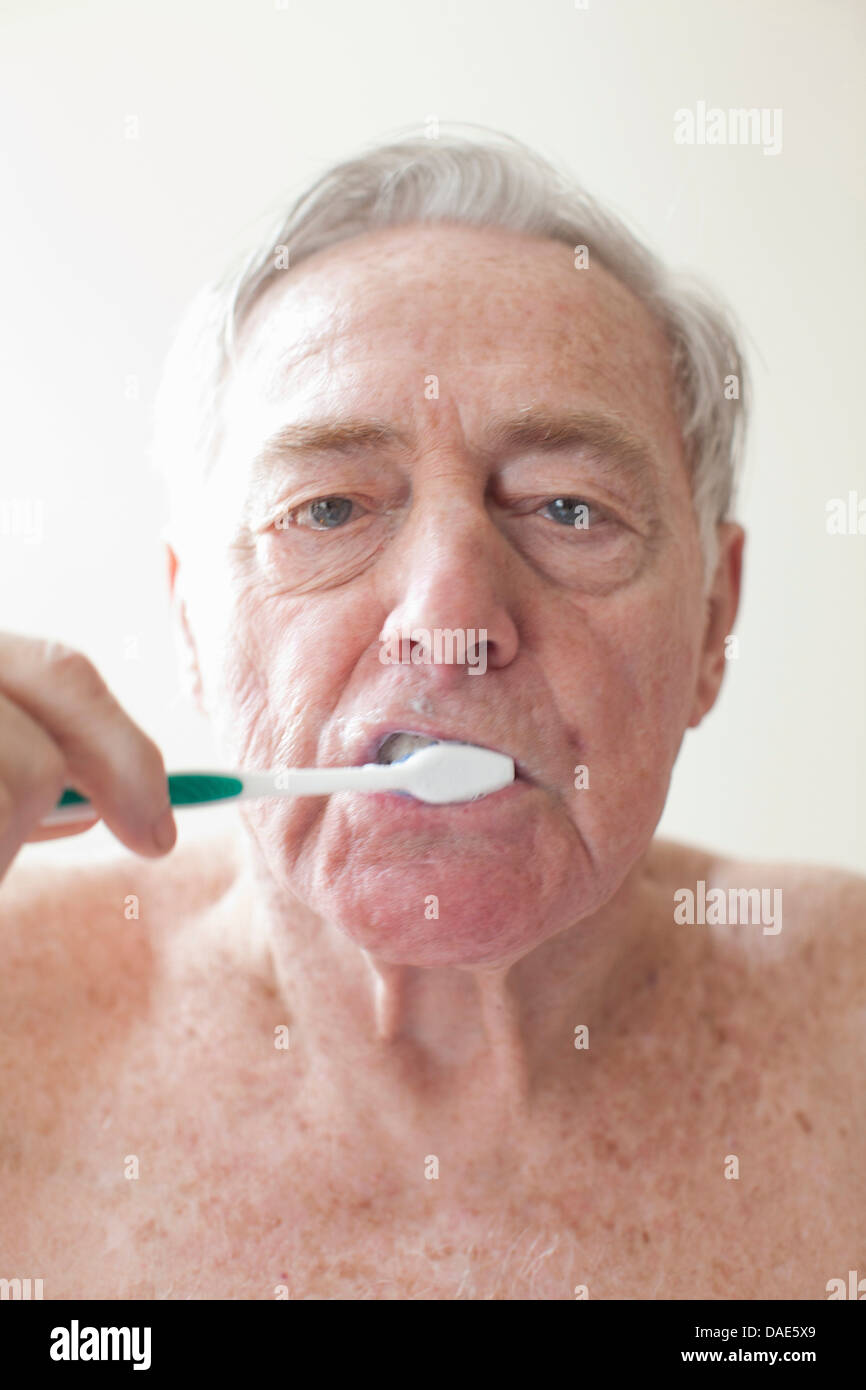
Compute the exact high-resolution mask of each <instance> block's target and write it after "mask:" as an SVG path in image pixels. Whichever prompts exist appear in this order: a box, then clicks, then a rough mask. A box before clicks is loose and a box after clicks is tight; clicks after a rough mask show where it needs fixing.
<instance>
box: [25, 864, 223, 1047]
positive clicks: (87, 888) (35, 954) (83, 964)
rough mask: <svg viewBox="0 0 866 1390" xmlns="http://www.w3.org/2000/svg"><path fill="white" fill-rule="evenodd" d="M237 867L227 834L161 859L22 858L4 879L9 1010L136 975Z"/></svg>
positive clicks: (86, 991) (85, 991)
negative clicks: (80, 860)
mask: <svg viewBox="0 0 866 1390" xmlns="http://www.w3.org/2000/svg"><path fill="white" fill-rule="evenodd" d="M235 863H236V853H235V852H234V851H233V849H232V845H231V842H230V841H227V840H226V841H224V840H215V841H213V842H211V841H206V842H202V841H193V842H191V843H189V844H178V845H177V846H176V847H175V849H174V850H173V851H172V852H171V853H170V854H169V855H167V856H166V857H164V858H163V859H144V858H142V857H141V856H138V855H134V854H131V853H128V852H126V851H125V850H124V849H123V848H122V847H121V846H118V850H117V852H116V853H112V854H110V855H109V856H107V857H106V858H105V859H101V860H96V861H91V862H87V863H84V864H82V865H80V866H76V865H71V864H69V863H68V862H66V863H64V864H62V865H58V866H56V867H54V866H51V865H50V863H48V862H47V857H42V856H40V858H39V861H38V862H36V861H32V860H31V861H30V862H28V861H27V860H26V859H23V860H19V862H18V863H16V864H14V865H13V867H12V868H11V870H10V871H9V873H8V874H7V875H6V878H5V879H4V880H3V882H2V884H0V960H2V967H3V968H2V970H0V982H2V983H0V1009H2V1010H3V1013H4V1016H5V1017H6V1018H7V1020H8V1018H9V1012H10V1010H11V1011H12V1012H14V1011H15V1008H16V1005H17V1006H20V1007H23V1006H24V1005H25V1001H26V1000H27V999H28V998H30V999H32V998H33V997H38V998H39V999H40V1000H41V1001H42V1003H43V1005H44V1006H49V1004H50V1002H51V1001H53V1000H54V999H55V997H56V996H57V995H58V994H59V993H62V994H63V995H64V997H66V998H74V997H75V996H76V995H78V997H84V998H87V997H89V996H92V995H93V992H94V990H97V989H98V988H99V982H100V981H103V982H109V981H111V982H112V983H116V982H117V981H118V980H119V979H122V980H130V979H135V978H139V977H140V976H141V972H142V970H143V969H145V968H146V965H147V962H148V959H149V957H150V956H151V955H152V953H153V952H154V950H155V949H158V943H159V939H160V936H161V935H162V934H163V933H165V932H167V931H171V930H172V929H173V927H174V926H175V924H177V923H179V922H181V921H183V920H185V919H189V918H190V917H191V916H193V915H194V914H195V913H196V912H197V911H199V910H201V909H203V908H204V907H206V906H207V904H208V903H209V902H210V901H212V900H214V899H215V898H217V897H219V896H220V894H221V893H222V892H224V891H225V888H226V885H227V883H228V882H229V881H230V880H231V876H232V874H233V872H234V868H235Z"/></svg>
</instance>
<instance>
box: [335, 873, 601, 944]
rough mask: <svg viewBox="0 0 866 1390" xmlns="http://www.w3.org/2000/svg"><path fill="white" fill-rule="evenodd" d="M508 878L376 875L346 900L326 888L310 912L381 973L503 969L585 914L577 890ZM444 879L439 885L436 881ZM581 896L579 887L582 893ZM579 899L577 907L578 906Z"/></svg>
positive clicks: (588, 907)
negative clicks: (387, 968)
mask: <svg viewBox="0 0 866 1390" xmlns="http://www.w3.org/2000/svg"><path fill="white" fill-rule="evenodd" d="M520 867H522V866H514V869H513V871H512V872H510V873H509V872H504V873H503V872H502V871H501V870H500V872H499V873H498V874H497V873H496V872H495V870H494V872H493V873H492V874H491V876H490V877H489V878H487V879H486V880H485V878H483V877H479V876H478V875H455V874H453V873H452V874H449V875H447V876H444V875H443V874H442V872H441V868H440V869H439V871H438V872H437V869H436V866H434V865H432V864H431V866H430V869H429V870H428V871H427V872H425V870H424V868H423V866H420V867H419V868H416V869H415V870H414V872H412V873H411V874H407V873H405V872H403V873H392V874H388V873H385V874H380V875H378V876H377V878H376V881H375V884H373V883H370V884H368V885H367V888H368V891H364V885H363V884H358V883H357V882H356V883H354V884H353V886H352V888H351V890H350V891H349V892H348V894H347V896H343V895H342V894H340V893H339V891H335V890H337V885H332V887H331V889H330V890H329V891H325V892H324V893H322V894H319V893H314V894H313V895H312V897H311V899H310V900H309V902H310V906H311V907H313V909H314V910H315V911H316V912H317V913H318V914H319V915H320V916H322V917H324V918H325V919H326V920H327V921H329V922H331V923H333V925H334V926H335V927H336V928H337V929H338V930H339V931H340V932H341V933H342V934H343V935H344V936H346V937H348V938H349V940H351V941H352V942H354V944H355V945H356V946H358V947H359V948H360V949H362V950H364V951H369V952H370V953H371V954H372V955H374V956H375V957H376V959H377V960H380V961H382V962H383V963H386V964H389V965H409V966H420V967H425V966H426V967H436V966H465V967H472V966H482V967H483V966H486V967H489V968H493V967H496V966H500V965H507V964H509V963H511V962H513V961H515V960H518V959H519V958H520V957H521V956H524V955H526V954H527V953H528V952H530V951H532V950H534V949H535V947H536V946H539V945H541V943H542V942H543V941H546V940H547V939H548V938H550V937H552V936H555V935H557V933H559V932H560V931H563V930H565V929H566V928H567V927H569V926H571V925H573V923H574V922H575V921H576V920H577V918H578V917H579V916H580V915H582V911H581V908H582V907H583V908H585V909H586V910H590V911H591V910H592V908H593V906H594V905H595V904H594V903H592V904H590V903H589V902H587V901H586V899H585V895H582V894H581V892H580V890H579V888H578V886H577V885H576V884H574V883H573V882H571V883H569V884H568V885H565V884H559V885H558V888H557V886H556V885H553V884H548V885H546V890H545V889H544V888H540V886H539V884H538V883H537V882H534V881H532V879H531V876H530V875H529V874H528V873H521V872H520V871H519V869H520ZM443 879H444V881H443ZM584 888H585V886H584ZM582 897H584V901H583V902H582V901H581V899H582Z"/></svg>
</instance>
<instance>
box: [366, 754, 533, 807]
mask: <svg viewBox="0 0 866 1390" xmlns="http://www.w3.org/2000/svg"><path fill="white" fill-rule="evenodd" d="M391 766H392V767H394V768H395V769H396V768H397V767H399V768H400V769H401V772H402V774H403V775H402V776H401V779H400V785H401V789H402V790H403V791H407V792H409V794H410V795H411V796H414V797H417V799H418V800H419V801H426V802H428V803H429V804H431V805H434V806H444V805H447V804H448V803H449V802H456V801H475V800H476V799H477V798H478V797H481V796H489V795H490V793H491V792H498V791H501V789H502V788H503V787H507V786H508V785H509V784H510V783H511V782H513V781H514V759H513V758H509V756H508V754H507V753H496V752H495V751H494V750H493V749H492V748H477V747H476V746H475V744H472V743H432V744H429V745H428V746H427V747H426V748H419V749H418V750H417V751H416V752H414V753H410V754H409V756H408V757H406V758H404V759H403V760H402V761H400V762H398V763H392V764H391Z"/></svg>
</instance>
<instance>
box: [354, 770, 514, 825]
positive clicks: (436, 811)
mask: <svg viewBox="0 0 866 1390" xmlns="http://www.w3.org/2000/svg"><path fill="white" fill-rule="evenodd" d="M537 790H538V788H537V787H534V786H532V784H531V783H529V782H527V781H525V780H524V779H523V778H521V777H516V778H515V779H514V781H513V782H509V783H508V785H507V786H506V787H501V788H500V790H499V791H495V792H488V793H487V795H486V796H479V797H477V798H476V799H475V800H474V801H445V802H430V801H419V800H418V798H417V797H414V796H410V795H409V793H408V792H369V793H366V794H365V795H364V796H363V797H362V798H359V799H360V800H363V801H368V802H371V803H372V806H371V809H374V810H375V812H376V814H377V815H379V816H388V815H395V816H398V817H399V818H400V819H401V820H404V821H405V820H407V819H421V818H424V819H429V818H430V817H431V816H439V817H442V816H443V815H447V814H450V815H452V816H453V815H458V816H473V817H475V818H477V817H479V816H483V815H494V816H495V815H498V814H499V813H500V812H501V811H504V810H505V809H507V808H508V807H509V806H512V805H514V804H516V803H517V802H518V801H520V800H522V799H523V797H525V796H526V795H528V793H530V792H533V791H537Z"/></svg>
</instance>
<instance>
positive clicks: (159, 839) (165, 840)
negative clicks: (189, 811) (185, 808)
mask: <svg viewBox="0 0 866 1390" xmlns="http://www.w3.org/2000/svg"><path fill="white" fill-rule="evenodd" d="M153 838H154V840H155V841H156V847H157V849H161V850H163V851H167V850H170V849H171V848H172V846H173V845H174V842H175V840H176V839H177V826H176V825H175V823H174V814H173V812H172V809H171V807H170V806H166V808H165V810H164V811H163V813H162V815H161V816H160V817H159V820H157V821H156V822H155V823H154V827H153Z"/></svg>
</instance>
